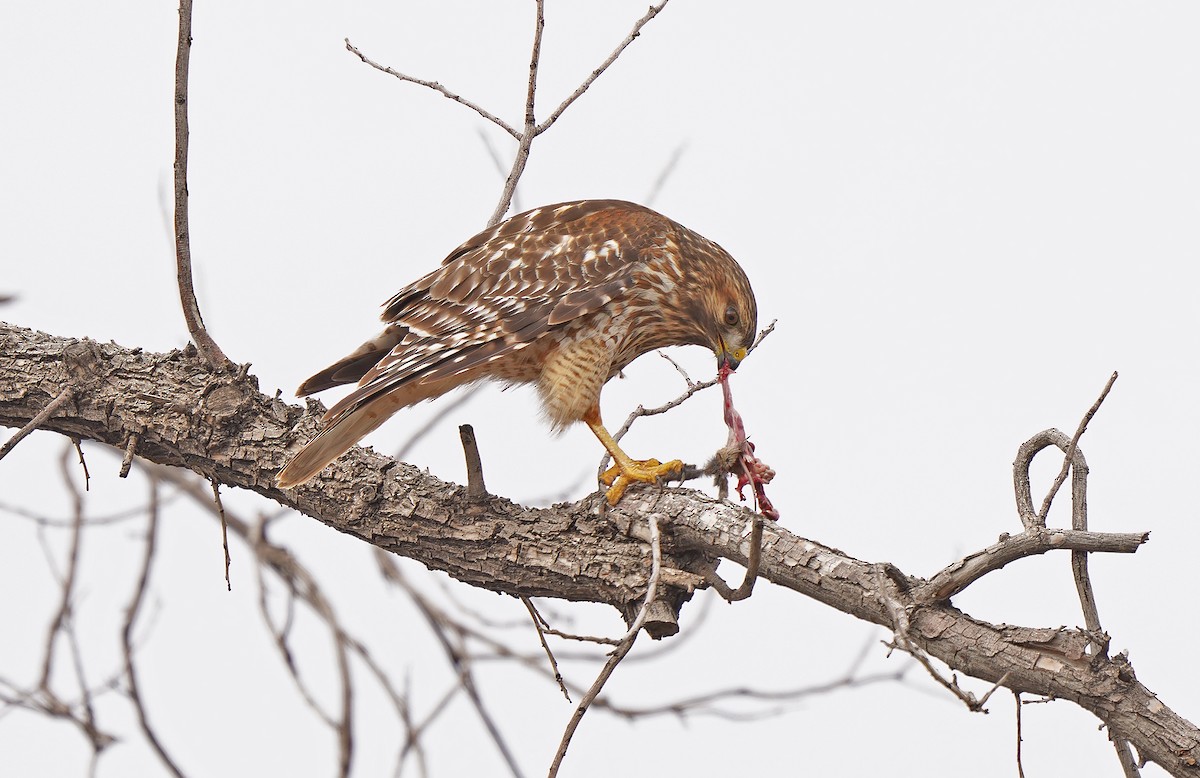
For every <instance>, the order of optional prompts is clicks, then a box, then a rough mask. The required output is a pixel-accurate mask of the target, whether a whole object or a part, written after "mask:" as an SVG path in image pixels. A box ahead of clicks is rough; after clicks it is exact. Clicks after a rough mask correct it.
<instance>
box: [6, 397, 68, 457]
mask: <svg viewBox="0 0 1200 778" xmlns="http://www.w3.org/2000/svg"><path fill="white" fill-rule="evenodd" d="M74 397H75V387H73V386H68V387H67V388H66V389H63V390H62V391H61V392H59V393H58V396H57V397H55V398H54V399H53V400H51V401H50V403H49V404H48V405H47V406H46V407H45V408H43V409H42V411H41V413H39V414H38V415H37V416H34V417H33V418H32V419H30V420H29V423H28V424H26V425H25V426H24V427H21V429H19V430H17V431H16V433H14V434H13V436H12V437H11V438H9V439H8V440H7V441H5V443H4V445H3V446H0V459H4V457H5V456H7V454H8V452H10V451H12V450H13V449H14V448H16V445H17V444H18V443H20V442H21V440H22V439H23V438H24V437H25V436H26V435H28V434H29V433H31V432H33V431H34V430H36V429H37V428H38V427H40V426H42V425H43V424H45V423H46V420H47V419H49V418H50V417H51V416H53V415H54V412H55V411H57V410H58V409H59V408H61V407H62V406H63V405H64V404H66V403H67V402H70V401H71V399H72V398H74Z"/></svg>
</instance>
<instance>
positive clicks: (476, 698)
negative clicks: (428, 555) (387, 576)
mask: <svg viewBox="0 0 1200 778" xmlns="http://www.w3.org/2000/svg"><path fill="white" fill-rule="evenodd" d="M394 572H395V574H396V577H395V579H394V580H395V581H396V582H397V583H398V584H399V585H401V586H403V587H404V589H405V591H407V592H408V593H409V596H410V597H412V600H413V603H414V604H415V605H416V606H417V609H418V610H419V611H421V615H422V616H424V617H425V621H426V622H427V623H428V624H429V626H430V628H431V629H432V630H433V634H434V636H435V637H436V638H437V639H438V642H439V643H440V644H441V646H442V650H443V651H444V652H445V653H446V657H447V658H448V659H449V660H450V664H451V666H452V667H453V668H454V669H455V672H456V673H457V675H458V679H459V684H460V685H461V686H462V689H463V691H464V692H466V694H467V699H469V700H470V701H471V705H472V706H474V708H475V713H476V714H477V715H478V716H479V720H480V721H481V722H482V723H483V726H484V729H486V730H487V733H488V735H489V736H490V737H491V738H492V742H493V743H494V744H495V745H496V749H497V750H498V751H499V752H500V756H501V757H502V758H503V759H504V763H505V764H506V765H507V766H508V770H509V772H510V773H512V775H513V776H514V777H515V778H520V776H521V768H520V767H519V766H518V765H517V760H516V757H515V756H514V755H513V753H512V751H511V750H510V749H509V747H508V743H507V741H505V739H504V736H503V735H502V734H501V732H500V728H499V727H498V726H497V725H496V722H495V720H494V719H493V718H492V715H491V714H490V713H489V712H488V710H487V708H486V707H485V706H484V704H483V698H482V697H481V696H480V694H479V689H478V687H476V685H475V676H474V674H473V673H472V672H471V667H470V664H469V657H467V656H466V655H465V654H464V653H463V652H461V651H459V650H458V649H457V648H456V647H455V646H454V645H453V644H452V643H451V642H450V639H449V638H448V637H447V636H446V624H445V622H444V621H443V620H442V618H441V615H440V614H439V613H438V612H437V611H435V610H434V609H433V608H431V607H430V606H429V604H428V603H427V602H426V600H425V598H424V597H421V596H419V595H418V594H417V593H416V590H415V589H413V588H412V587H410V586H409V585H408V583H407V582H406V581H405V580H404V579H403V578H402V577H401V576H400V575H399V570H395V571H394Z"/></svg>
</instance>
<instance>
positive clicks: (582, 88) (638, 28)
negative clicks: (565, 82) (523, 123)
mask: <svg viewBox="0 0 1200 778" xmlns="http://www.w3.org/2000/svg"><path fill="white" fill-rule="evenodd" d="M667 2H668V0H663V1H662V2H661V3H659V4H658V5H652V6H650V10H649V11H647V12H646V15H645V16H643V17H642V18H641V19H638V20H637V23H635V24H634V25H633V29H632V30H630V31H629V34H628V35H626V36H625V40H623V41H621V42H620V43H619V44H618V45H617V48H615V49H613V53H612V54H609V55H608V59H606V60H604V61H603V62H601V63H600V66H599V67H597V68H596V69H595V70H593V71H592V72H591V75H589V76H588V77H587V78H586V79H584V81H583V83H582V84H580V85H579V88H578V89H576V90H575V91H574V92H572V93H571V95H570V96H569V97H568V98H567V99H566V100H563V101H562V103H560V104H559V106H558V107H557V108H555V109H554V113H552V114H550V116H548V117H547V118H546V121H544V122H542V123H541V124H539V125H538V126H537V128H536V132H535V134H537V135H541V134H542V133H543V132H545V131H546V130H548V129H550V126H551V125H552V124H554V123H555V122H556V121H558V117H560V116H562V115H563V111H566V110H567V108H569V107H570V105H571V103H573V102H575V101H576V100H578V99H579V98H580V97H582V96H583V93H584V92H586V91H587V90H588V89H589V88H590V87H591V85H592V84H594V83H595V82H596V79H597V78H599V77H600V76H601V75H603V74H604V71H606V70H608V68H609V66H611V65H612V64H613V63H614V62H616V61H617V57H619V56H621V52H623V51H625V49H626V48H627V47H628V46H629V44H631V43H633V42H634V40H635V39H637V37H638V36H639V35H641V34H642V28H643V27H645V26H646V25H647V24H648V23H649V22H650V20H651V19H653V18H654V17H655V16H658V14H659V12H660V11H662V9H663V8H665V7H666V5H667Z"/></svg>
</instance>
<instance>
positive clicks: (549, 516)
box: [0, 324, 1200, 776]
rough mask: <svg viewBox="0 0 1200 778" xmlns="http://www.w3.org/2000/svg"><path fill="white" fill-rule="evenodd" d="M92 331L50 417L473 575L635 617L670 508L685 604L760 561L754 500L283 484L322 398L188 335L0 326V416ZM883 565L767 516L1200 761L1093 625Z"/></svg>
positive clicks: (31, 403)
mask: <svg viewBox="0 0 1200 778" xmlns="http://www.w3.org/2000/svg"><path fill="white" fill-rule="evenodd" d="M81 343H83V344H86V345H88V347H89V349H94V353H95V359H94V361H93V362H92V363H91V370H92V371H93V373H94V378H95V379H96V383H95V385H94V388H93V389H91V390H90V391H88V392H86V393H84V394H82V395H80V396H77V397H75V398H74V399H73V401H71V402H68V403H65V404H64V405H63V406H62V407H61V408H60V409H59V411H58V413H56V414H54V415H53V416H51V417H50V418H48V419H47V420H46V421H45V422H44V424H43V425H42V427H43V429H47V430H53V431H56V432H59V433H62V434H67V435H74V436H78V437H80V438H86V439H89V440H95V441H99V442H103V443H106V444H108V445H111V446H114V447H116V448H117V449H119V450H120V449H123V447H124V445H125V442H126V440H127V439H128V436H129V435H130V434H131V433H132V432H135V431H136V432H137V433H138V434H139V444H138V452H139V455H140V456H141V457H143V458H145V459H148V460H150V461H153V462H158V463H161V464H166V465H171V466H177V467H185V468H188V469H191V470H193V471H195V472H197V473H200V474H202V475H204V476H205V477H207V478H211V479H213V480H215V481H217V482H218V483H223V484H225V485H228V486H236V487H241V488H244V489H249V490H252V491H255V492H258V493H260V494H262V495H264V496H267V497H269V498H271V499H274V500H277V501H278V502H280V503H282V504H284V505H288V506H290V507H293V508H295V509H297V510H299V511H301V512H302V513H305V514H306V515H309V516H311V517H313V518H316V519H318V520H320V521H322V522H324V523H326V524H328V525H330V526H332V527H334V528H336V529H338V530H340V531H342V532H346V533H348V534H351V535H354V536H356V537H359V538H361V539H363V540H365V541H367V542H369V543H371V544H373V545H375V546H378V547H380V548H383V549H386V550H389V551H393V552H395V553H398V554H401V555H404V556H408V557H411V558H414V559H417V560H419V561H421V562H423V563H424V564H426V565H428V566H429V567H433V568H436V569H440V570H444V571H446V572H448V573H450V574H451V575H453V576H455V577H457V578H459V579H460V580H463V581H466V582H467V583H470V584H472V585H476V586H480V587H482V588H486V589H489V590H493V591H501V592H507V593H510V594H513V595H522V594H523V595H528V596H550V597H559V598H563V599H568V600H588V601H593V602H601V603H607V604H610V605H613V606H615V607H618V608H620V609H621V610H622V612H623V613H624V614H625V615H626V618H627V619H632V618H633V617H634V615H636V613H637V610H638V608H639V606H640V603H641V598H642V597H644V596H645V591H646V586H647V583H648V576H649V573H650V559H649V553H648V551H647V547H646V545H645V543H644V542H643V541H644V537H639V536H644V535H645V519H644V517H645V515H646V514H647V513H648V512H649V511H651V510H653V511H655V512H656V513H658V514H659V515H660V517H661V524H662V527H663V530H664V538H663V573H664V581H666V580H672V581H675V582H677V583H676V586H674V587H667V588H668V589H674V591H673V593H672V596H673V598H674V600H673V601H674V602H675V603H676V604H678V603H679V602H682V601H683V600H684V599H685V598H686V597H687V596H688V594H689V593H688V592H687V591H686V586H683V582H686V581H689V580H697V579H698V577H699V576H702V575H703V573H704V570H706V569H708V568H709V566H710V565H711V564H712V562H713V561H714V560H715V559H717V558H727V559H731V560H733V561H736V562H738V563H740V564H747V563H748V561H749V554H750V543H749V539H748V538H746V537H745V527H746V526H747V522H748V519H749V517H750V515H751V514H750V513H749V512H748V511H746V510H744V509H742V508H740V507H738V506H735V505H732V504H729V503H724V502H720V501H717V500H713V499H710V498H708V497H705V496H704V495H701V494H699V493H696V492H693V491H690V490H676V489H667V490H663V491H661V492H660V491H658V490H642V491H638V492H632V493H630V494H629V495H628V496H627V497H626V498H625V499H624V500H623V501H622V502H621V504H620V505H619V506H617V507H616V508H614V509H611V510H609V511H608V512H607V513H606V514H605V515H603V516H600V515H597V511H596V510H595V501H594V500H592V499H587V500H583V501H581V502H579V503H576V504H573V505H565V506H556V507H553V508H547V509H540V510H534V509H528V508H524V507H522V506H519V505H515V504H513V503H511V502H509V501H508V500H504V499H502V498H499V497H492V498H488V499H487V500H484V501H472V500H470V499H469V498H468V496H467V494H466V490H465V489H464V488H463V487H460V486H456V485H453V484H447V483H445V482H442V481H439V480H437V479H435V478H432V477H430V476H428V475H425V474H423V473H422V472H420V471H418V470H417V469H416V468H414V467H411V466H409V465H406V464H403V463H401V462H397V461H395V460H393V459H390V458H388V457H384V456H381V455H379V454H376V453H374V452H372V451H369V450H365V449H361V448H358V449H354V450H353V451H352V452H351V453H350V454H348V455H347V456H346V457H344V458H342V459H341V460H339V462H338V463H336V464H335V465H334V466H333V467H331V468H329V469H328V470H327V471H326V473H325V474H324V475H323V476H321V477H319V478H317V479H315V480H314V481H313V482H312V483H310V484H308V485H306V486H304V487H301V488H299V489H294V490H288V491H287V492H281V491H279V490H278V489H276V488H275V487H274V474H275V472H276V471H277V470H278V468H279V467H281V466H282V465H283V463H284V461H285V460H286V458H287V456H288V454H289V452H290V450H291V449H292V448H293V447H294V445H295V442H296V441H297V440H298V439H306V438H307V437H311V434H312V432H313V431H314V428H315V425H316V417H317V416H318V415H319V414H318V413H317V410H318V408H317V406H318V404H316V403H314V404H313V406H311V408H310V410H309V411H305V410H303V409H301V408H298V407H294V406H290V405H288V404H286V403H284V402H282V401H280V400H278V399H275V398H271V397H267V396H265V395H263V394H261V393H260V392H258V390H257V387H256V386H255V385H254V379H253V378H252V377H251V378H245V379H242V380H239V379H238V377H237V376H236V375H231V374H229V373H216V372H213V371H211V370H210V369H209V368H208V367H207V366H206V365H205V364H204V362H203V361H202V360H200V359H198V358H197V356H196V354H195V353H194V352H191V351H176V352H171V353H169V354H154V353H148V352H144V351H141V350H140V349H127V348H123V347H120V346H117V345H115V344H93V343H90V342H88V341H75V340H71V339H66V338H59V337H54V336H51V335H46V334H43V333H38V332H34V331H32V330H26V329H21V328H18V327H14V326H11V325H7V324H0V424H3V425H6V426H10V427H22V426H24V425H25V424H26V423H28V422H29V420H30V419H32V418H33V417H34V416H36V415H37V414H38V413H39V412H40V411H41V410H42V409H43V408H44V407H45V406H46V404H47V403H49V402H50V400H51V399H53V398H54V397H56V396H58V395H59V394H60V393H61V392H62V389H63V388H64V387H65V386H66V385H67V384H68V382H69V381H70V380H72V377H71V375H70V374H69V373H68V372H67V370H66V368H65V367H64V362H63V352H64V350H65V349H67V348H68V347H70V346H72V345H75V346H76V347H78V346H79V345H80V344H81ZM1064 532H1065V531H1064ZM1139 539H1140V538H1139ZM880 567H881V566H880V565H878V564H869V563H866V562H862V561H860V560H857V559H854V558H853V557H850V556H847V555H846V554H844V553H842V552H839V551H836V550H834V549H831V548H827V547H825V546H822V545H821V544H819V543H817V542H815V541H812V540H807V539H805V538H802V537H799V536H797V535H794V534H792V533H791V532H790V531H789V530H787V529H785V528H783V527H781V526H780V525H778V524H777V523H775V522H765V523H764V527H763V537H762V549H761V558H760V564H759V577H761V578H765V579H768V580H770V581H772V582H774V583H776V584H777V585H780V586H783V587H786V588H788V589H792V590H793V591H796V592H798V593H800V594H803V595H805V596H808V597H811V598H813V599H816V600H818V601H820V602H823V603H825V604H828V605H830V606H831V607H834V608H837V609H838V610H840V611H842V612H844V613H847V614H850V615H852V616H854V617H856V618H859V619H863V620H865V621H870V622H872V623H875V624H880V625H883V626H885V627H887V628H889V629H891V630H893V631H895V630H896V629H897V627H898V625H897V624H896V623H895V622H896V618H897V617H896V615H895V614H896V613H897V612H902V613H904V614H905V620H906V621H907V622H908V623H907V632H906V634H907V637H908V639H909V640H910V641H911V642H912V643H913V644H914V645H915V646H916V647H918V648H920V649H921V650H922V651H925V652H927V653H928V654H929V655H930V656H932V657H935V658H937V659H939V660H941V661H942V662H945V663H946V664H947V665H948V666H949V667H950V668H951V669H952V670H954V671H956V672H959V673H963V674H966V675H971V676H974V677H976V678H980V679H983V680H985V681H988V682H991V683H996V682H1000V681H1001V679H1003V681H1002V685H1003V686H1005V687H1006V688H1009V689H1012V690H1013V691H1016V692H1021V693H1029V694H1037V695H1049V696H1053V697H1055V698H1058V699H1062V700H1069V701H1071V702H1074V703H1075V704H1077V705H1079V706H1080V707H1082V708H1084V709H1085V710H1088V711H1090V712H1092V713H1093V714H1095V715H1096V716H1097V717H1099V718H1100V719H1101V720H1102V721H1103V722H1104V723H1105V724H1106V726H1107V727H1108V729H1109V730H1110V732H1112V733H1113V734H1114V735H1115V736H1117V737H1120V738H1122V739H1125V740H1128V741H1129V743H1130V744H1131V745H1133V746H1134V747H1135V748H1136V749H1137V751H1138V753H1139V755H1140V756H1141V757H1142V758H1145V759H1149V760H1152V761H1154V762H1156V763H1158V764H1159V765H1161V766H1162V767H1163V768H1164V769H1166V770H1167V772H1168V773H1170V774H1172V775H1177V776H1184V775H1191V774H1192V770H1193V768H1192V767H1191V766H1190V765H1194V764H1195V763H1196V758H1197V757H1200V729H1198V728H1197V727H1196V726H1194V725H1193V724H1191V723H1190V722H1188V721H1186V720H1184V719H1183V718H1182V717H1180V716H1179V715H1178V714H1177V713H1175V712H1174V711H1173V710H1171V709H1170V708H1169V707H1167V706H1166V705H1165V704H1163V703H1162V702H1161V701H1160V700H1158V698H1157V697H1155V695H1154V694H1153V693H1152V692H1150V691H1149V690H1148V689H1146V688H1145V687H1144V686H1143V685H1142V684H1141V683H1140V682H1138V680H1137V678H1136V677H1135V675H1134V673H1133V668H1132V666H1131V665H1130V664H1129V662H1128V659H1127V658H1126V657H1125V656H1123V655H1120V654H1118V655H1117V656H1115V657H1111V658H1110V657H1106V656H1088V655H1087V652H1086V647H1087V644H1088V641H1089V637H1088V635H1087V634H1086V633H1085V632H1082V631H1079V630H1070V629H1031V628H1025V627H1014V626H1006V625H993V624H989V623H987V622H983V621H979V620H976V619H973V618H971V617H970V616H968V615H967V614H964V613H962V612H960V611H958V610H957V609H956V608H954V607H953V606H952V605H950V604H949V603H947V602H944V601H941V602H939V601H933V602H931V601H929V600H928V599H926V598H918V595H919V594H921V593H922V592H927V591H928V586H929V584H928V583H927V582H926V581H924V580H922V579H919V578H915V577H910V576H905V575H904V574H903V573H900V572H899V571H893V573H891V574H889V576H888V578H889V580H890V581H891V582H892V583H893V584H894V586H891V587H890V588H889V591H888V592H883V591H881V588H880V578H881V576H880V575H879V571H880ZM672 570H674V571H675V572H674V573H671V571H672ZM681 586H683V588H680V587H681ZM889 601H891V606H889ZM896 606H899V611H897V609H896ZM652 634H653V633H652Z"/></svg>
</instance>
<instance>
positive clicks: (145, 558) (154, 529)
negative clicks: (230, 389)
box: [121, 474, 183, 778]
mask: <svg viewBox="0 0 1200 778" xmlns="http://www.w3.org/2000/svg"><path fill="white" fill-rule="evenodd" d="M146 519H147V524H146V540H145V551H144V553H143V554H142V568H141V572H140V573H139V574H138V581H137V586H136V587H135V588H134V590H133V597H132V598H131V599H130V601H129V605H128V606H127V607H126V608H125V624H124V625H123V626H122V628H121V647H122V649H123V651H124V654H125V681H126V683H127V685H128V686H129V699H130V701H131V702H132V703H133V707H134V710H135V711H136V712H137V718H138V725H139V726H140V727H141V728H142V734H143V735H145V736H146V740H147V741H148V742H149V743H150V747H151V748H153V749H154V752H155V753H156V754H158V758H159V761H161V762H162V764H163V767H165V768H167V770H168V771H170V773H171V774H172V775H174V776H176V778H183V772H182V771H181V770H180V769H179V766H178V765H177V764H175V760H173V759H172V758H171V756H170V755H169V754H168V753H167V750H166V748H164V747H163V744H162V741H160V740H159V739H158V735H156V734H155V732H154V728H153V727H151V726H150V719H149V717H147V715H146V705H145V702H144V701H143V700H142V693H141V689H140V687H139V686H138V678H137V670H136V669H135V667H134V661H133V627H134V624H136V623H137V617H138V614H139V613H140V612H141V609H142V602H143V601H144V600H145V597H146V589H147V587H148V584H149V581H150V566H151V564H152V563H153V562H154V548H155V539H156V538H157V536H158V519H159V503H158V479H157V478H155V477H154V475H153V474H151V475H150V501H149V504H148V505H147V508H146Z"/></svg>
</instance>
